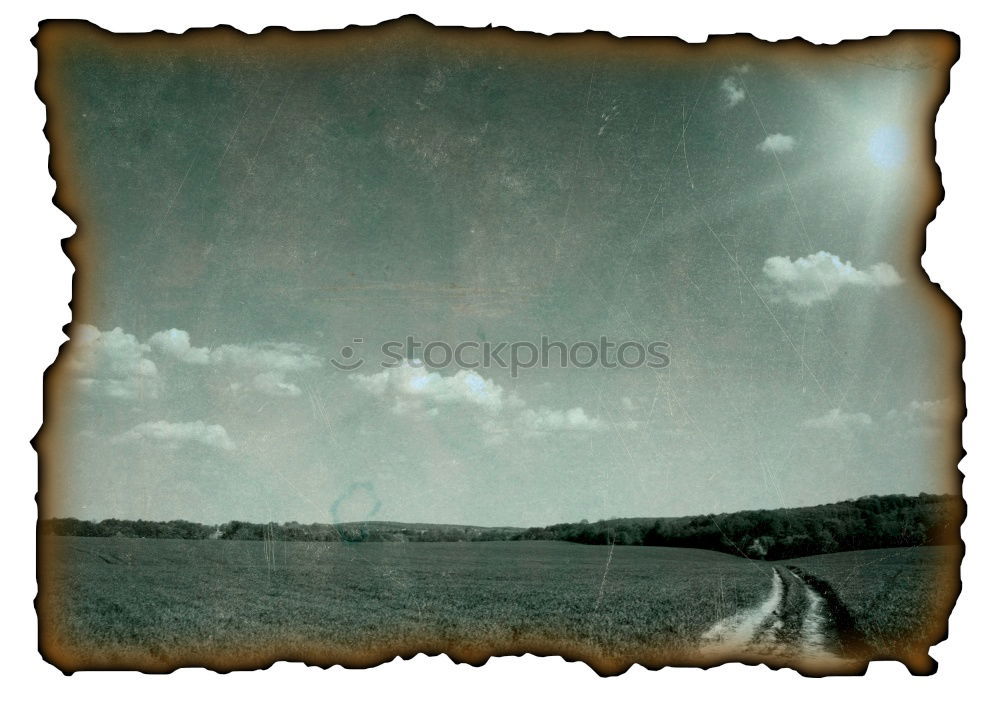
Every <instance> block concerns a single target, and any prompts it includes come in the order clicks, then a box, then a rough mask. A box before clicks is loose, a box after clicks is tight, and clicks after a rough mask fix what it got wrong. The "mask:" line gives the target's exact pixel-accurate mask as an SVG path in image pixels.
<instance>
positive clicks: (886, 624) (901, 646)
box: [783, 546, 961, 659]
mask: <svg viewBox="0 0 1000 714" xmlns="http://www.w3.org/2000/svg"><path fill="white" fill-rule="evenodd" d="M960 555H961V554H960V549H959V547H958V546H922V547H917V548H882V549H879V550H856V551H850V552H846V553H830V554H827V555H814V556H811V557H808V558H796V559H792V560H787V561H783V564H784V565H792V566H797V567H799V568H801V570H802V571H804V572H805V573H808V574H809V575H811V576H813V578H816V579H818V583H816V585H817V586H818V587H817V589H819V590H821V591H822V590H823V589H824V586H826V588H828V589H829V590H828V591H827V592H825V593H824V594H825V595H827V596H828V597H830V592H831V591H832V597H833V599H834V600H835V601H838V602H836V603H835V604H838V605H841V606H842V607H843V609H844V610H845V611H846V613H845V614H846V615H847V618H848V620H849V622H848V623H847V624H849V625H850V626H852V627H853V628H854V629H855V630H856V634H857V636H858V637H859V638H860V640H861V643H862V644H863V646H864V647H865V648H866V650H867V652H868V656H869V657H871V658H872V659H881V658H887V659H898V658H900V657H901V656H905V655H906V654H907V653H908V652H912V653H914V654H917V653H919V654H921V655H922V656H925V657H926V653H927V649H928V647H930V646H931V645H933V644H936V643H937V642H939V641H940V640H941V639H942V638H943V637H944V635H945V633H946V632H947V620H948V614H949V612H950V610H951V607H952V605H953V604H954V602H955V598H956V597H957V596H958V588H959V580H958V564H959V558H960Z"/></svg>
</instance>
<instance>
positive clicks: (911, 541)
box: [514, 493, 964, 560]
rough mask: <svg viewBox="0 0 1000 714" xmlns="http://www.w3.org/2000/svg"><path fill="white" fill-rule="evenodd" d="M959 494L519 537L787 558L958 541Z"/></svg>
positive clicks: (569, 527) (582, 526)
mask: <svg viewBox="0 0 1000 714" xmlns="http://www.w3.org/2000/svg"><path fill="white" fill-rule="evenodd" d="M963 513H964V505H963V502H962V499H961V498H960V497H959V496H950V495H935V494H927V493H921V494H920V495H919V496H905V495H892V496H865V497H863V498H856V499H852V500H849V501H841V502H839V503H830V504H826V505H822V506H805V507H802V508H777V509H767V510H759V511H739V512H736V513H724V514H719V515H714V514H710V515H703V516H688V517H683V518H655V519H653V518H622V519H613V520H604V521H597V522H595V523H587V522H585V521H583V522H580V523H560V524H557V525H553V526H545V527H544V528H527V529H525V530H524V531H523V532H521V533H519V534H518V535H516V536H514V539H515V540H565V541H571V542H574V543H589V544H600V545H607V544H610V543H615V544H617V545H658V546H670V547H674V548H704V549H706V550H717V551H721V552H723V553H730V554H732V555H741V556H747V557H750V558H757V559H766V560H783V559H785V558H799V557H805V556H809V555H821V554H823V553H836V552H839V551H845V550H867V549H871V548H902V547H910V546H917V545H957V544H958V543H960V542H961V539H960V536H959V525H960V523H961V521H962V516H963Z"/></svg>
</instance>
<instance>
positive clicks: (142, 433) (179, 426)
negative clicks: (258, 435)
mask: <svg viewBox="0 0 1000 714" xmlns="http://www.w3.org/2000/svg"><path fill="white" fill-rule="evenodd" d="M115 441H116V442H138V441H148V442H154V443H158V444H162V445H163V446H166V447H167V448H172V449H176V448H180V447H182V446H185V445H189V444H201V445H202V446H207V447H209V448H212V449H220V450H222V451H232V450H233V449H235V448H236V445H235V444H233V442H232V439H230V438H229V434H228V433H226V429H225V427H222V426H220V425H219V424H206V423H205V422H203V421H188V422H168V421H148V422H145V423H143V424H138V425H136V426H134V427H132V428H131V429H129V430H128V431H126V432H125V433H123V434H120V435H119V436H117V437H116V438H115Z"/></svg>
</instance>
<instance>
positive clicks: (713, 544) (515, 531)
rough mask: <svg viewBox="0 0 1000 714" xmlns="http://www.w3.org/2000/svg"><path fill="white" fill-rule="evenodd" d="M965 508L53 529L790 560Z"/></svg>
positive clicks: (885, 506)
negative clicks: (522, 543) (555, 545)
mask: <svg viewBox="0 0 1000 714" xmlns="http://www.w3.org/2000/svg"><path fill="white" fill-rule="evenodd" d="M963 516H964V504H963V501H962V499H961V498H960V497H958V496H949V495H934V494H926V493H922V494H920V495H919V496H903V495H892V496H866V497H864V498H857V499H852V500H849V501H841V502H839V503H832V504H826V505H822V506H807V507H802V508H779V509H768V510H756V511H739V512H736V513H723V514H709V515H701V516H688V517H681V518H617V519H609V520H601V521H596V522H594V523H589V522H587V521H580V522H578V523H559V524H555V525H551V526H545V527H536V528H527V529H524V528H481V527H476V526H444V525H433V524H420V525H417V524H405V523H385V522H371V523H348V524H327V523H312V524H302V523H297V522H294V521H292V522H287V523H281V524H279V523H252V522H248V521H230V522H228V523H225V524H222V525H212V526H207V525H202V524H200V523H191V522H189V521H183V520H174V521H166V522H162V521H145V520H137V521H130V520H123V519H117V518H110V519H106V520H103V521H99V522H94V521H83V520H79V519H76V518H52V519H46V520H43V521H41V522H40V523H39V532H40V533H41V534H43V535H57V536H90V537H124V538H184V539H206V538H217V539H221V540H281V541H331V542H333V541H339V542H345V541H346V542H365V541H367V542H379V541H382V542H386V541H388V542H458V541H487V540H562V541H570V542H574V543H585V544H597V545H608V544H611V543H614V544H617V545H646V546H671V547H675V548H704V549H707V550H717V551H722V552H724V553H731V554H733V555H741V556H746V557H750V558H758V559H767V560H780V559H783V558H795V557H802V556H808V555H818V554H821V553H833V552H837V551H843V550H863V549H867V548H893V547H908V546H915V545H945V544H957V543H959V542H960V540H959V524H960V523H961V520H962V518H963Z"/></svg>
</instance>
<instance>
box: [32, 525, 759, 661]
mask: <svg viewBox="0 0 1000 714" xmlns="http://www.w3.org/2000/svg"><path fill="white" fill-rule="evenodd" d="M43 548H44V549H46V552H44V553H43V556H42V558H41V561H40V575H41V588H40V591H41V595H40V598H39V611H40V621H41V633H42V642H43V652H44V654H45V655H46V656H47V657H48V658H49V659H50V660H51V661H53V662H54V663H55V664H57V665H58V666H60V667H62V668H64V669H77V668H94V667H98V668H99V667H109V666H110V667H132V668H134V667H136V666H139V667H141V668H144V669H147V670H164V669H171V668H174V667H177V666H183V665H206V666H212V667H214V668H222V669H226V668H241V667H246V666H258V665H260V664H263V663H266V662H270V661H272V660H274V659H275V658H279V659H305V660H307V661H310V662H312V663H317V664H331V663H335V662H336V663H346V664H358V665H362V664H372V663H374V662H378V661H381V660H384V659H387V658H391V657H392V656H394V655H396V654H402V653H408V652H417V651H437V652H440V651H445V652H448V653H449V654H452V655H454V656H456V658H459V659H465V660H467V661H482V660H484V659H485V658H486V656H488V655H489V654H496V653H501V652H504V653H515V652H524V651H532V652H550V653H558V654H564V655H567V656H570V657H574V658H581V659H583V658H585V659H586V660H587V661H588V662H589V663H590V664H592V665H594V666H595V667H596V668H598V669H600V670H602V671H609V672H610V671H619V670H621V669H624V668H625V667H627V666H628V664H630V663H632V662H634V661H636V660H637V659H638V660H642V661H644V662H650V663H660V664H662V663H665V662H668V661H682V660H685V659H687V658H689V657H690V656H691V655H692V653H693V652H694V651H695V648H696V646H697V641H698V637H699V635H700V634H701V633H702V632H703V631H704V630H705V629H707V628H708V627H709V626H711V624H712V623H713V622H714V621H716V620H717V619H719V618H721V617H726V616H728V615H732V614H734V613H735V612H737V611H739V610H741V609H743V608H746V607H751V606H753V605H754V604H755V603H757V602H759V601H760V600H762V599H763V598H764V596H765V595H766V592H767V590H768V587H769V584H770V568H769V567H768V566H766V565H765V564H762V563H757V562H753V561H747V560H743V559H740V558H736V557H733V556H729V555H725V554H722V553H715V552H709V551H699V550H692V549H672V548H642V547H628V546H625V547H621V546H618V547H615V548H614V551H613V553H612V552H611V549H610V548H608V547H593V546H584V545H577V544H572V543H562V542H487V543H360V544H340V543H291V542H276V543H275V542H272V543H264V542H251V541H183V540H153V539H114V538H72V537H62V538H51V539H46V541H45V542H44V543H43ZM609 556H610V557H609Z"/></svg>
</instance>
